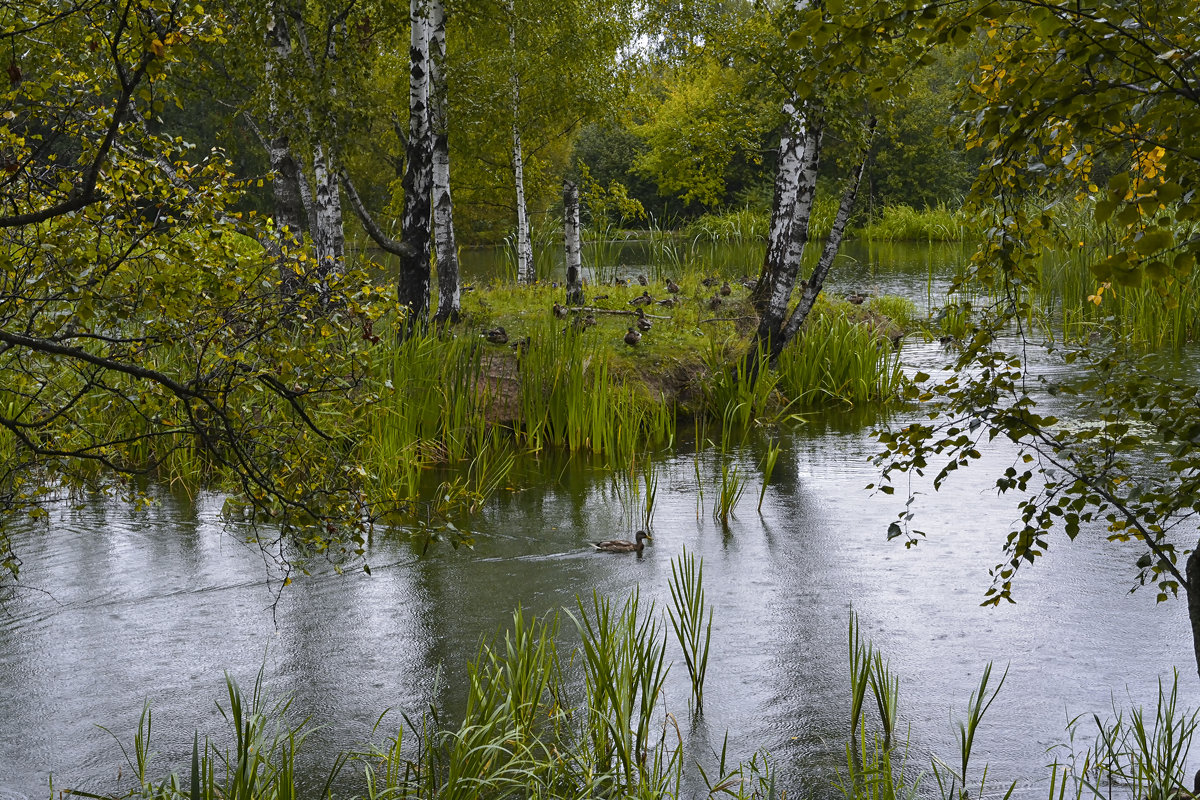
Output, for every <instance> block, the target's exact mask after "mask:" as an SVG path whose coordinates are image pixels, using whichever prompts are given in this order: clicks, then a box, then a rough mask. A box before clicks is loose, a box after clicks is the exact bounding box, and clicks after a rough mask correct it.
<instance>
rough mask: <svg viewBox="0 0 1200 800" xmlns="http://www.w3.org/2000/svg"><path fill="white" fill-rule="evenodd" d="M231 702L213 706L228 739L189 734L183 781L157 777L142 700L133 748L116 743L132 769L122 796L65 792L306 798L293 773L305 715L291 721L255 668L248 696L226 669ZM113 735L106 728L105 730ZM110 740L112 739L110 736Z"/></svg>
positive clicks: (337, 764) (324, 793) (207, 799)
mask: <svg viewBox="0 0 1200 800" xmlns="http://www.w3.org/2000/svg"><path fill="white" fill-rule="evenodd" d="M225 685H226V691H227V697H228V706H227V707H226V706H220V705H218V709H219V710H220V712H221V716H222V717H223V719H224V720H225V722H226V724H227V725H228V727H229V728H230V729H231V731H232V741H231V742H229V743H228V744H227V745H226V746H224V747H222V746H221V745H220V744H219V743H216V742H212V741H210V740H209V739H208V738H205V739H204V741H203V743H201V740H200V735H199V733H198V732H197V733H196V734H195V736H194V737H193V740H192V757H191V769H190V772H189V773H188V776H187V779H186V782H185V780H184V779H183V778H181V777H180V776H179V775H178V774H176V773H170V774H169V775H167V777H165V778H161V779H158V778H154V777H153V775H152V766H151V765H152V763H153V759H154V753H153V751H152V750H151V735H152V733H153V714H152V713H151V710H150V705H149V703H148V702H147V703H146V704H145V705H144V706H143V708H142V716H141V719H140V721H139V723H138V729H137V732H136V733H135V734H134V739H133V749H132V752H130V751H128V750H126V749H125V746H124V745H123V744H120V741H119V740H118V744H119V745H120V748H121V752H122V754H123V756H124V758H125V761H126V765H127V766H128V767H129V768H130V773H129V774H130V776H131V780H132V784H133V785H132V787H131V788H130V789H129V790H127V791H126V792H125V793H124V794H114V795H107V796H106V795H99V794H93V793H91V792H86V791H83V790H79V789H74V790H71V791H70V792H69V794H72V795H76V796H79V797H87V798H91V800H113V798H116V797H121V798H144V800H295V798H298V797H301V796H305V795H306V794H307V790H302V789H301V787H300V785H299V782H298V779H297V774H296V763H297V757H298V754H299V752H300V749H301V748H302V747H303V745H304V742H305V740H306V739H307V738H308V736H309V735H310V734H311V733H312V732H313V731H314V730H316V729H315V728H314V727H313V726H311V725H310V724H309V721H308V720H307V719H305V720H301V721H299V722H293V721H292V720H291V719H290V713H289V712H290V707H291V701H290V700H281V701H272V700H270V698H269V697H268V695H267V693H266V691H265V687H264V684H263V672H262V670H259V673H258V677H257V678H256V679H255V682H254V689H253V691H252V693H251V694H250V696H249V697H246V696H245V695H244V694H243V693H242V690H241V688H240V687H239V686H238V684H237V681H235V680H234V679H233V677H232V676H230V675H229V674H228V673H226V675H225ZM103 730H105V731H106V732H108V733H109V734H110V735H111V731H108V730H107V729H106V728H104V729H103ZM114 738H115V737H114ZM348 760H349V756H348V755H346V754H341V755H338V756H337V757H335V758H334V760H333V764H332V765H331V766H330V769H329V772H328V775H327V777H326V779H325V783H324V785H323V787H322V788H321V789H320V791H319V794H318V795H317V796H320V797H328V796H329V793H330V787H331V786H332V785H333V782H334V781H335V780H336V779H337V777H338V775H339V774H340V773H341V771H342V769H343V768H344V767H345V766H346V763H347V762H348Z"/></svg>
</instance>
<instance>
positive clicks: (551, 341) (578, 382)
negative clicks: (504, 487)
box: [517, 322, 674, 463]
mask: <svg viewBox="0 0 1200 800" xmlns="http://www.w3.org/2000/svg"><path fill="white" fill-rule="evenodd" d="M609 359H610V357H609V355H608V354H607V353H606V352H604V351H602V350H601V349H600V347H599V345H598V343H597V342H596V341H595V340H585V339H584V337H583V335H582V334H581V333H580V332H579V331H578V330H575V329H573V328H571V327H569V326H568V328H567V330H566V332H565V333H560V332H559V331H558V330H556V326H555V325H554V324H552V323H549V322H543V323H540V324H535V325H534V326H533V327H532V330H531V333H530V335H529V347H528V348H527V349H526V350H525V352H524V353H523V354H522V355H521V360H520V370H521V393H520V402H521V411H522V415H521V416H522V427H521V428H520V429H519V430H518V431H517V433H518V436H519V438H520V439H521V440H522V441H523V442H524V444H525V446H526V449H527V450H529V451H530V452H539V451H541V450H542V449H544V448H546V447H548V446H556V447H562V448H566V449H567V450H569V451H571V452H578V451H583V450H587V451H590V452H593V453H597V454H602V455H608V456H610V457H612V458H613V459H614V460H615V461H616V462H617V463H631V462H632V461H633V460H634V459H635V458H636V457H637V456H638V454H639V453H641V452H643V451H644V450H645V448H646V447H647V446H648V445H649V446H654V445H661V444H664V443H667V442H669V441H671V440H672V439H673V438H674V414H673V412H672V409H671V408H670V406H669V404H666V403H663V402H661V398H660V402H658V403H653V402H651V401H649V400H648V399H643V398H642V397H641V396H640V395H639V394H638V392H637V391H636V389H635V388H634V387H632V386H624V385H619V384H618V383H617V381H616V380H615V379H614V378H613V376H612V373H611V370H610V360H609Z"/></svg>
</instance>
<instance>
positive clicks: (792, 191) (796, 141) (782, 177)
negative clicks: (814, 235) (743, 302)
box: [750, 100, 805, 311]
mask: <svg viewBox="0 0 1200 800" xmlns="http://www.w3.org/2000/svg"><path fill="white" fill-rule="evenodd" d="M783 115H784V125H783V133H782V134H781V135H780V137H779V159H778V163H777V164H776V167H775V193H774V202H773V203H772V206H771V226H770V229H769V230H768V232H767V255H766V258H764V259H763V268H762V272H761V274H760V275H759V278H758V285H757V286H756V287H755V289H754V292H753V293H752V294H751V296H750V300H751V302H752V303H753V304H754V307H755V308H756V309H759V310H760V311H761V309H762V307H763V306H765V305H766V301H767V299H768V298H769V297H770V291H771V287H772V286H773V285H774V283H775V273H776V270H777V269H778V266H779V265H780V264H782V263H784V259H785V257H786V252H787V249H788V246H789V242H790V241H791V236H792V223H793V221H794V219H795V209H796V192H797V189H798V188H799V185H800V180H799V175H800V171H801V165H802V164H803V162H804V144H805V137H804V123H803V121H802V120H801V119H800V115H799V112H798V111H797V110H796V105H795V102H794V101H793V100H788V101H787V102H785V103H784V104H783Z"/></svg>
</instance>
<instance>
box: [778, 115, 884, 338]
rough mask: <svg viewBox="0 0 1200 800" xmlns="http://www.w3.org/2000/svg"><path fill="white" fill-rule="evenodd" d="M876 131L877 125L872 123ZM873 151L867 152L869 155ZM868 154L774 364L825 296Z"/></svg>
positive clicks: (845, 194) (848, 190)
mask: <svg viewBox="0 0 1200 800" xmlns="http://www.w3.org/2000/svg"><path fill="white" fill-rule="evenodd" d="M872 127H874V123H872ZM869 149H870V148H869V147H868V148H867V151H869ZM867 151H864V152H863V157H862V161H860V162H859V164H858V167H857V168H856V169H855V170H854V175H853V176H852V177H851V179H850V183H849V185H848V186H847V187H846V191H845V192H843V193H842V200H841V202H840V203H839V204H838V210H837V216H836V217H834V220H833V228H832V229H831V230H830V231H829V238H827V239H826V240H825V248H824V249H823V250H822V251H821V260H820V261H818V262H817V266H816V267H815V268H814V269H813V272H812V275H810V276H809V278H808V285H807V286H806V287H804V292H803V293H802V294H801V295H800V302H799V303H798V304H797V305H796V308H795V309H794V310H793V311H792V315H791V316H790V317H789V318H788V321H787V323H786V324H785V325H784V327H783V335H782V336H780V337H779V338H778V341H777V342H776V341H772V343H771V348H770V350H769V356H770V360H772V361H774V360H775V359H776V358H778V357H779V353H780V352H782V350H783V346H784V345H785V344H787V343H788V342H790V341H791V340H792V338H793V337H795V335H796V334H797V333H798V332H799V331H800V327H801V326H802V325H804V322H805V320H807V319H808V315H809V312H811V311H812V309H813V305H814V304H815V303H816V302H817V295H819V294H820V293H821V287H822V286H823V285H824V284H825V277H826V276H827V275H829V269H830V267H832V266H833V260H834V259H835V258H837V254H838V251H839V250H840V249H841V247H842V237H843V236H844V235H845V233H846V223H847V222H849V221H850V213H851V212H852V211H853V210H854V202H855V200H857V199H858V187H859V186H860V185H861V184H862V176H863V170H864V169H865V167H866V165H867Z"/></svg>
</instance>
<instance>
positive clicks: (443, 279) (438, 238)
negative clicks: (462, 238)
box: [429, 0, 461, 322]
mask: <svg viewBox="0 0 1200 800" xmlns="http://www.w3.org/2000/svg"><path fill="white" fill-rule="evenodd" d="M429 11H430V31H431V33H430V39H429V122H430V129H431V133H432V136H433V199H432V203H433V235H434V241H435V243H436V246H437V276H438V309H437V314H436V315H435V317H434V319H435V320H436V321H438V322H457V321H458V316H459V311H460V308H461V290H460V288H459V274H458V244H457V242H456V241H455V235H454V202H453V200H452V199H451V195H450V130H449V123H448V120H447V114H446V106H447V103H446V95H447V92H448V88H447V81H446V7H445V2H444V0H430V2H429Z"/></svg>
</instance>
